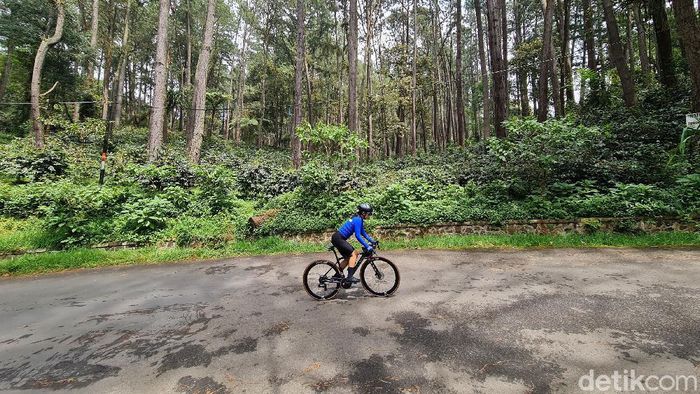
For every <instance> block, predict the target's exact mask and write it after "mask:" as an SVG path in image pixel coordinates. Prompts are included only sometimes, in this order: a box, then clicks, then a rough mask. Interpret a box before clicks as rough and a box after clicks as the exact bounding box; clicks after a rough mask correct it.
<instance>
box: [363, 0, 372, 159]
mask: <svg viewBox="0 0 700 394" xmlns="http://www.w3.org/2000/svg"><path fill="white" fill-rule="evenodd" d="M365 13H366V15H365V17H366V19H365V23H366V25H367V42H366V45H365V64H366V73H367V158H368V159H370V160H371V159H372V157H373V156H374V152H373V151H374V146H373V145H374V141H373V140H374V136H373V133H374V130H373V124H372V110H373V109H372V38H373V37H372V33H373V32H372V30H373V26H372V18H373V16H374V9H373V5H372V0H366V3H365Z"/></svg>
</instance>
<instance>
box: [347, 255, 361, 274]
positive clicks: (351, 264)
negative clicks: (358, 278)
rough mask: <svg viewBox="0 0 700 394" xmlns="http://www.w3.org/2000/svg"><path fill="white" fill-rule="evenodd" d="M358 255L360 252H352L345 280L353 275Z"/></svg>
mask: <svg viewBox="0 0 700 394" xmlns="http://www.w3.org/2000/svg"><path fill="white" fill-rule="evenodd" d="M359 255H360V252H358V251H357V250H353V251H352V256H350V259H349V260H350V261H349V263H348V276H347V278H348V279H350V278H352V277H353V275H355V271H356V270H357V258H358V256H359Z"/></svg>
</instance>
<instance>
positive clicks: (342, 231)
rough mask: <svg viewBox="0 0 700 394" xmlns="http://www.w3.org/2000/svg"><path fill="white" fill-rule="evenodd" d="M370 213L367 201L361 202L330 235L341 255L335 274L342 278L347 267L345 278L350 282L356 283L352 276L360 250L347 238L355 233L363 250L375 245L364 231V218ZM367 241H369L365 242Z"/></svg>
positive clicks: (368, 249) (369, 250) (370, 248)
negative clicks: (338, 268)
mask: <svg viewBox="0 0 700 394" xmlns="http://www.w3.org/2000/svg"><path fill="white" fill-rule="evenodd" d="M370 215H372V207H371V206H370V205H369V204H367V203H362V204H360V205H358V206H357V213H356V214H355V215H353V216H352V217H351V218H350V219H348V220H347V221H346V222H345V223H343V225H342V226H341V227H340V228H339V229H338V231H336V232H335V233H333V236H331V244H333V246H335V247H336V248H337V249H338V251H339V252H340V254H341V256H343V261H342V262H341V263H340V273H339V274H336V276H338V277H340V278H342V277H343V276H342V275H343V273H342V272H343V270H344V269H345V267H348V275H347V280H348V281H349V282H350V283H357V282H359V279H357V278H354V277H353V275H355V270H357V267H356V266H355V265H356V263H357V258H358V256H359V255H360V252H358V251H357V250H355V248H354V247H353V246H352V245H350V243H349V242H348V238H350V237H351V236H352V235H353V234H355V238H357V240H358V241H359V242H360V243H361V244H362V246H364V248H365V250H367V251H368V252H371V251H372V250H373V247H372V245H375V244H376V242H375V240H374V239H373V238H372V237H370V236H369V234H367V232H366V231H365V220H367V218H369V217H370ZM367 241H369V243H367Z"/></svg>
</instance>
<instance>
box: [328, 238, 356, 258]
mask: <svg viewBox="0 0 700 394" xmlns="http://www.w3.org/2000/svg"><path fill="white" fill-rule="evenodd" d="M331 243H332V244H333V246H335V247H336V249H338V252H340V255H341V256H343V257H344V258H346V259H347V258H348V257H350V255H352V252H354V251H355V248H353V247H352V245H350V242H348V241H347V240H346V239H345V238H343V236H342V235H340V233H339V232H337V231H336V232H335V233H334V234H333V236H331Z"/></svg>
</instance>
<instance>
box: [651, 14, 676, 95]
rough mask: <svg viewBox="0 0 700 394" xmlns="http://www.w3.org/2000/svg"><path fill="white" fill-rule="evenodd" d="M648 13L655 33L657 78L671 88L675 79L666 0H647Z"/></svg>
mask: <svg viewBox="0 0 700 394" xmlns="http://www.w3.org/2000/svg"><path fill="white" fill-rule="evenodd" d="M649 13H650V14H651V18H652V21H653V22H654V33H655V35H656V62H657V64H658V68H659V80H660V81H661V83H662V84H663V85H664V86H666V87H667V88H673V87H674V86H676V82H677V81H676V74H675V72H674V65H673V41H672V40H671V27H670V25H669V24H668V16H667V15H666V2H665V1H664V0H649Z"/></svg>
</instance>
